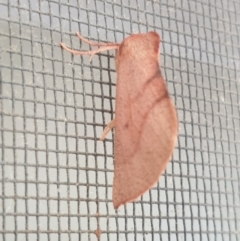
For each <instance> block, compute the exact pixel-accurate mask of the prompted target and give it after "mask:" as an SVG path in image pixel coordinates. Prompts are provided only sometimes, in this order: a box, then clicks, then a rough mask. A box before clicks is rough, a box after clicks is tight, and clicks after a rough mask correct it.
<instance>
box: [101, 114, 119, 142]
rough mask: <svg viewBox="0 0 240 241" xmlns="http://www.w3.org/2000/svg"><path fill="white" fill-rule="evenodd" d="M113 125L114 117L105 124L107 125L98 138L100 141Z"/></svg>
mask: <svg viewBox="0 0 240 241" xmlns="http://www.w3.org/2000/svg"><path fill="white" fill-rule="evenodd" d="M113 127H115V119H113V120H111V121H110V122H109V123H108V124H107V126H106V127H105V129H104V130H103V133H102V135H101V137H100V139H99V140H100V141H103V140H104V139H105V137H106V135H107V134H108V132H109V131H110V130H111V129H112V128H113Z"/></svg>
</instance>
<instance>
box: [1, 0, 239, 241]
mask: <svg viewBox="0 0 240 241" xmlns="http://www.w3.org/2000/svg"><path fill="white" fill-rule="evenodd" d="M152 30H154V31H156V32H158V33H159V35H160V36H161V44H160V55H159V57H160V65H161V70H162V75H163V76H164V79H165V80H166V83H167V87H168V90H169V94H170V96H171V98H172V99H173V101H174V103H175V105H176V108H177V113H178V119H179V135H178V140H177V144H176V147H175V150H174V153H173V157H172V159H171V161H170V162H169V163H168V165H167V169H166V172H164V174H163V175H162V177H161V178H160V179H159V182H158V183H157V185H155V186H154V187H153V188H152V189H151V190H150V191H148V192H147V193H145V194H144V195H143V196H142V197H141V198H140V199H139V200H138V201H136V202H134V203H129V204H127V205H125V206H121V207H120V208H119V209H118V211H117V212H115V210H114V208H113V204H112V184H113V169H114V157H113V135H114V133H113V132H110V133H109V134H108V136H107V139H106V140H105V141H104V142H102V141H99V140H98V138H99V137H100V136H101V133H102V130H103V128H104V127H105V126H106V124H107V123H108V122H109V121H110V120H111V119H113V118H114V111H115V92H116V72H115V62H114V51H109V52H103V53H100V54H97V55H95V56H94V57H93V59H92V61H91V62H89V58H88V57H87V56H73V55H71V54H70V53H68V52H66V51H63V50H62V49H61V48H60V46H59V42H64V43H65V44H66V45H67V46H69V47H70V48H74V49H77V50H79V49H82V50H88V49H89V46H88V45H87V44H86V43H82V42H81V41H79V39H78V38H77V37H76V36H75V34H74V33H75V32H80V33H81V35H82V36H84V37H86V38H88V39H90V40H92V41H104V42H118V43H120V42H121V41H122V40H123V39H124V38H125V37H127V36H129V35H130V34H132V33H139V32H142V33H145V32H148V31H152ZM239 36H240V2H239V1H238V0H220V1H214V0H213V1H211V0H200V1H192V0H162V1H141V0H133V1H132V0H131V1H130V0H122V1H111V0H107V1H100V0H79V1H77V0H71V1H70V0H48V1H46V0H45V1H44V0H42V1H36V0H13V1H8V0H0V81H1V82H0V94H1V97H0V113H1V116H0V128H1V131H0V146H1V148H0V161H1V162H0V163H1V164H0V180H1V183H0V214H1V215H0V240H3V241H12V240H13V241H22V240H31V241H32V240H39V241H42V240H44V241H45V240H49V241H50V240H51V241H53V240H71V241H75V240H84V241H85V240H98V239H99V238H100V239H101V240H111V241H114V240H138V241H139V240H144V241H148V240H149V241H152V240H161V241H163V240H164V241H165V240H171V241H174V240H178V241H180V240H187V241H189V240H194V241H201V240H208V241H230V240H231V241H239V240H240V162H239V159H240V108H239V107H240V62H239V61H240V37H239ZM143 68H144V66H143ZM142 178H144V177H142Z"/></svg>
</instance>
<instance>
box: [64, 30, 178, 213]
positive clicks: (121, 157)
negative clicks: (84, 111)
mask: <svg viewBox="0 0 240 241" xmlns="http://www.w3.org/2000/svg"><path fill="white" fill-rule="evenodd" d="M77 36H78V37H79V38H80V39H81V40H82V41H84V42H86V43H88V44H89V45H91V46H97V47H98V48H97V49H94V50H90V51H75V50H71V49H69V48H67V47H66V46H65V45H64V44H63V43H61V44H60V45H61V46H62V48H63V49H65V50H67V51H68V52H70V53H72V54H78V55H89V56H90V59H91V58H92V57H93V55H94V54H96V53H99V52H102V51H106V50H116V57H115V64H116V72H117V86H116V110H115V118H114V119H113V120H112V121H111V122H110V123H109V124H108V125H107V126H106V128H105V129H104V131H103V134H102V136H101V138H100V140H104V139H105V137H106V135H107V133H108V132H109V131H110V130H111V129H112V128H113V127H114V128H115V135H114V142H115V143H114V180H113V197H112V198H113V206H114V208H115V209H118V207H119V206H120V205H124V204H126V203H128V202H132V201H135V200H136V199H138V198H139V197H140V196H141V195H142V194H143V193H145V192H146V191H147V190H149V189H150V188H151V187H152V186H153V185H154V184H156V182H157V181H158V179H159V177H160V175H161V174H162V173H163V171H164V170H165V168H166V165H167V163H168V161H169V159H170V157H171V155H172V153H173V150H174V146H175V142H176V139H177V132H178V120H177V114H176V110H175V107H174V105H173V102H172V101H171V98H170V97H169V94H168V91H167V88H166V84H165V81H164V79H163V77H162V74H161V71H160V67H159V61H158V57H159V44H160V37H159V35H158V34H157V33H156V32H148V33H145V34H132V35H130V36H128V37H127V38H125V39H124V40H123V41H122V42H121V43H120V44H118V43H96V42H90V41H89V40H87V39H85V38H83V37H82V36H81V35H79V34H78V33H77Z"/></svg>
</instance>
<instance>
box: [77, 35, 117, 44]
mask: <svg viewBox="0 0 240 241" xmlns="http://www.w3.org/2000/svg"><path fill="white" fill-rule="evenodd" d="M76 35H77V37H78V38H79V39H81V40H82V41H83V42H85V43H87V44H89V45H90V46H119V44H117V43H97V42H92V41H89V40H88V39H86V38H84V37H83V36H81V35H80V34H79V33H78V32H77V33H76Z"/></svg>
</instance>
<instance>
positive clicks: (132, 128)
mask: <svg viewBox="0 0 240 241" xmlns="http://www.w3.org/2000/svg"><path fill="white" fill-rule="evenodd" d="M132 61H133V59H132V58H131V57H129V58H126V57H125V58H124V61H123V59H121V57H119V59H118V63H119V64H118V67H117V69H118V78H117V94H116V115H115V141H114V156H115V160H114V181H113V205H114V208H115V209H117V208H118V207H119V206H120V205H123V204H125V203H127V202H131V201H133V200H135V199H137V198H138V197H139V196H141V195H142V194H143V193H144V192H146V191H147V190H148V189H149V188H151V187H152V186H153V185H154V184H155V183H156V182H157V181H158V179H159V176H160V175H161V174H162V172H163V171H164V170H165V168H166V165H167V163H168V161H169V159H170V157H171V155H172V152H173V149H174V145H175V141H176V137H177V128H178V121H177V116H176V111H175V108H174V105H173V103H172V101H171V99H170V97H169V95H168V92H167V89H166V85H165V82H164V80H163V78H162V76H161V73H160V69H159V65H158V61H156V63H153V62H149V61H148V60H146V61H145V62H144V61H141V62H138V61H137V62H136V61H135V62H134V63H132ZM133 65H134V66H133Z"/></svg>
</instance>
